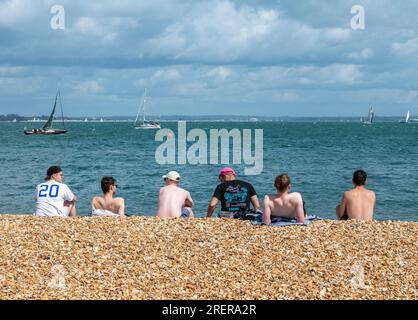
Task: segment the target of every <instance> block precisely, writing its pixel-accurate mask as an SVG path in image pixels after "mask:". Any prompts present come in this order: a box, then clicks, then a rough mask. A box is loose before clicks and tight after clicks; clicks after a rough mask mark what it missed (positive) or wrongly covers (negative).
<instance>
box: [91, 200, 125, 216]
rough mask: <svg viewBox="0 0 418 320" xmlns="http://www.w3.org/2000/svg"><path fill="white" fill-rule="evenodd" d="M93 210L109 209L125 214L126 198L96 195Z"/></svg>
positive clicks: (92, 204)
mask: <svg viewBox="0 0 418 320" xmlns="http://www.w3.org/2000/svg"><path fill="white" fill-rule="evenodd" d="M91 206H92V210H93V211H94V210H107V211H111V212H113V213H115V214H119V215H124V214H125V212H124V211H125V200H124V199H123V198H112V199H106V198H104V197H94V198H93V200H92V203H91Z"/></svg>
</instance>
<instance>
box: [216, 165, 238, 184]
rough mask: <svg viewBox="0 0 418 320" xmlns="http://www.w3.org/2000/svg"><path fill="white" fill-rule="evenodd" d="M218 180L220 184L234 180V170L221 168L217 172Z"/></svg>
mask: <svg viewBox="0 0 418 320" xmlns="http://www.w3.org/2000/svg"><path fill="white" fill-rule="evenodd" d="M218 178H219V180H220V181H221V182H225V181H232V180H235V178H236V174H235V171H234V169H232V168H223V169H222V170H221V171H220V172H219V176H218Z"/></svg>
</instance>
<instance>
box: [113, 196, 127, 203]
mask: <svg viewBox="0 0 418 320" xmlns="http://www.w3.org/2000/svg"><path fill="white" fill-rule="evenodd" d="M113 201H115V202H116V203H124V202H125V199H124V198H122V197H117V198H115V199H113Z"/></svg>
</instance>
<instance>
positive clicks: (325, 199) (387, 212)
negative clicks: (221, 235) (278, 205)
mask: <svg viewBox="0 0 418 320" xmlns="http://www.w3.org/2000/svg"><path fill="white" fill-rule="evenodd" d="M25 126H27V127H28V128H29V127H32V126H33V125H31V124H29V123H0V136H1V142H0V145H1V148H0V163H1V170H0V180H1V184H0V212H1V213H14V214H23V213H25V214H27V213H33V212H34V209H35V203H34V191H35V186H36V185H37V184H38V183H40V182H42V181H43V178H44V177H45V173H46V170H47V168H48V167H49V166H51V165H60V166H61V167H62V168H63V170H64V174H65V180H64V182H65V183H66V184H68V185H69V187H70V188H71V189H72V191H73V192H74V193H75V194H76V195H77V196H78V198H79V201H78V212H79V214H81V215H86V214H88V212H89V210H90V209H89V204H90V201H91V198H92V197H93V196H95V195H100V194H101V190H100V179H101V177H102V176H104V175H111V176H114V177H115V178H116V179H117V180H118V184H119V187H120V190H119V195H120V196H122V197H124V198H125V200H126V204H127V213H129V214H132V215H154V214H155V212H156V209H157V197H158V190H159V188H160V187H162V186H163V180H162V178H161V176H162V175H163V174H165V173H166V172H167V171H169V170H176V171H179V172H180V174H181V176H182V183H181V185H182V187H184V188H186V189H188V190H189V191H190V192H191V195H192V197H193V199H194V201H195V204H196V206H195V213H196V215H197V216H204V215H205V213H206V208H207V205H208V203H209V200H210V198H211V196H212V194H213V191H214V189H215V187H216V185H217V183H218V180H217V175H218V172H219V170H220V169H221V168H222V167H223V166H224V165H222V164H217V165H191V164H186V165H178V164H174V165H159V164H157V162H156V160H155V151H156V149H157V147H158V146H159V145H161V142H157V141H155V134H156V131H154V130H135V129H134V128H133V124H132V123H129V122H104V123H93V122H88V123H67V124H66V127H67V129H68V130H69V132H68V134H66V135H61V136H25V135H24V134H23V129H24V127H25ZM35 126H36V124H35ZM162 126H163V128H170V129H172V130H173V132H174V134H175V136H174V137H173V138H176V135H177V123H176V122H166V123H164V122H163V123H162ZM193 128H200V129H203V130H205V132H207V133H208V136H209V130H210V129H221V128H226V129H228V130H230V129H233V128H237V129H239V130H241V131H242V130H243V129H252V130H254V129H263V137H264V139H263V142H264V147H263V155H264V156H263V167H264V169H263V171H262V173H261V174H259V175H255V176H245V175H244V168H245V167H246V166H247V165H246V164H245V163H242V164H238V165H232V164H231V165H230V166H232V167H234V168H235V169H236V172H237V175H238V177H239V178H240V179H243V180H247V181H248V182H250V183H252V184H253V186H254V187H255V189H256V191H257V193H258V195H259V199H260V202H262V199H263V196H264V195H265V194H268V193H274V192H275V190H274V187H273V182H274V178H275V176H276V175H277V174H280V173H282V172H287V173H289V175H290V176H291V178H292V190H293V191H298V192H300V193H302V196H303V198H304V200H305V201H306V208H307V211H308V213H310V214H316V215H319V216H321V217H324V218H334V217H335V207H336V205H337V204H338V203H339V201H340V200H341V196H342V194H343V192H344V191H345V190H347V189H349V188H351V187H352V184H351V178H352V173H353V171H354V170H356V169H358V168H362V169H364V170H366V171H367V173H368V175H369V184H368V186H369V188H371V189H373V190H374V191H375V192H376V194H377V206H376V212H375V218H376V219H378V220H404V221H418V170H417V168H418V140H417V138H418V123H417V124H413V123H411V124H407V125H406V124H400V123H386V122H382V123H378V122H377V123H375V124H373V125H371V126H364V125H362V124H361V123H354V122H337V121H336V122H323V121H319V122H313V121H312V122H188V123H187V129H188V130H191V129H193ZM231 161H232V159H231Z"/></svg>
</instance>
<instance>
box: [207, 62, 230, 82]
mask: <svg viewBox="0 0 418 320" xmlns="http://www.w3.org/2000/svg"><path fill="white" fill-rule="evenodd" d="M231 75H232V71H231V69H230V68H226V67H222V66H221V67H216V68H213V69H211V70H209V71H208V72H207V73H206V74H205V76H207V77H211V78H215V79H217V80H221V81H224V80H226V79H227V78H228V77H230V76H231Z"/></svg>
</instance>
